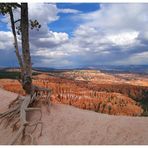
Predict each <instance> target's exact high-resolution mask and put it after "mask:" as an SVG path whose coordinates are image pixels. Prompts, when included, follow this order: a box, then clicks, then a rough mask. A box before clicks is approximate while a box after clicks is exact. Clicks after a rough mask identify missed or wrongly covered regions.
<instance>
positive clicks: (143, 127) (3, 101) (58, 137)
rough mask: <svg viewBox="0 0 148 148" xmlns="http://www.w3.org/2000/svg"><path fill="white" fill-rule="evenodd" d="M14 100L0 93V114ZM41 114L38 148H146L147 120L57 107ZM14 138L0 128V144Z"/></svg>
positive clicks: (35, 115)
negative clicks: (101, 147) (123, 147)
mask: <svg viewBox="0 0 148 148" xmlns="http://www.w3.org/2000/svg"><path fill="white" fill-rule="evenodd" d="M16 96H17V94H15V93H11V92H8V91H5V90H2V89H0V112H2V111H4V110H6V109H7V105H8V104H9V102H10V101H12V100H13V99H15V98H16ZM42 111H43V116H42V121H43V132H42V136H41V137H39V138H38V133H39V130H40V127H39V126H38V128H37V130H36V132H35V133H34V136H35V135H36V138H35V144H38V145H42V144H48V145H55V144H56V145H108V144H111V145H116V144H120V145H126V144H130V145H134V144H136V145H137V144H138V145H142V144H148V140H147V137H148V118H147V117H126V116H113V115H106V114H100V113H95V112H93V111H88V110H82V109H78V108H75V107H72V106H68V105H61V104H52V107H51V109H50V112H48V111H47V108H46V106H42ZM29 116H30V117H31V119H36V118H37V117H38V113H36V112H34V113H30V114H29ZM30 117H29V118H30ZM14 134H15V132H14V133H12V132H11V129H10V128H7V129H4V127H3V126H2V125H1V126H0V144H8V142H9V141H10V139H11V138H12V136H13V135H14ZM17 144H19V139H18V143H17ZM26 144H27V143H26Z"/></svg>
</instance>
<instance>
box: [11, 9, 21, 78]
mask: <svg viewBox="0 0 148 148" xmlns="http://www.w3.org/2000/svg"><path fill="white" fill-rule="evenodd" d="M9 15H10V20H11V29H12V33H13V37H14V48H15V53H16V56H17V59H18V63H19V65H20V69H21V79H22V78H23V75H22V74H23V73H24V68H23V61H22V58H21V55H20V53H19V48H18V41H17V36H16V31H15V24H14V16H13V12H12V8H10V11H9Z"/></svg>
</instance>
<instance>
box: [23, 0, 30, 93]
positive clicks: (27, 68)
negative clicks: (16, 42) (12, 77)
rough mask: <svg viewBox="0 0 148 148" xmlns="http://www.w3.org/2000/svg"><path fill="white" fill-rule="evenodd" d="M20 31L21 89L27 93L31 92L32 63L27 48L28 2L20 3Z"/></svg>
mask: <svg viewBox="0 0 148 148" xmlns="http://www.w3.org/2000/svg"><path fill="white" fill-rule="evenodd" d="M21 33H22V53H23V64H24V74H23V79H22V85H23V89H24V90H25V92H26V93H27V94H31V92H32V64H31V56H30V49H29V21H28V4H27V3H21Z"/></svg>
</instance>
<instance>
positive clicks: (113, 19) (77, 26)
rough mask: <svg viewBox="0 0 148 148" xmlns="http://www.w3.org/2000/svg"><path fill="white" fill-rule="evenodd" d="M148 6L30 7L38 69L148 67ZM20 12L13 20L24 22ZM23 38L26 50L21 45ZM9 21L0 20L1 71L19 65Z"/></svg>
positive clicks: (65, 5) (78, 4)
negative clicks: (38, 25) (146, 65)
mask: <svg viewBox="0 0 148 148" xmlns="http://www.w3.org/2000/svg"><path fill="white" fill-rule="evenodd" d="M147 8H148V4H142V3H138V4H134V3H130V4H126V3H124V4H115V3H114V4H112V3H106V4H99V3H29V19H32V20H35V19H37V20H38V21H39V22H40V24H41V25H42V27H41V28H40V30H39V31H37V30H35V29H34V30H30V50H31V57H32V63H33V66H34V67H53V68H81V67H89V66H97V65H145V64H148V25H147V24H148V9H147ZM19 14H20V13H19V10H14V16H15V19H16V20H17V19H18V18H19ZM20 38H21V37H20V36H18V41H19V44H20V45H19V46H20V49H21V40H20ZM17 63H18V62H17V58H16V55H15V52H14V47H13V36H12V33H11V27H10V20H9V16H2V15H0V66H1V67H3V66H4V67H5V66H11V67H14V66H18V64H17Z"/></svg>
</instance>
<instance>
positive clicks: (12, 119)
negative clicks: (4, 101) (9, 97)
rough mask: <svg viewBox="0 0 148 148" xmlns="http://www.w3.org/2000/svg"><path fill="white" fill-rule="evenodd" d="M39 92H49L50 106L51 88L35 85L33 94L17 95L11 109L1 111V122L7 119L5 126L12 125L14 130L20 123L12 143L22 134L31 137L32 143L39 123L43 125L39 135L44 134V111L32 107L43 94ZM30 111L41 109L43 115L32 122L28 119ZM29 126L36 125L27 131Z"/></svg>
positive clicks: (48, 101) (47, 100) (47, 98)
mask: <svg viewBox="0 0 148 148" xmlns="http://www.w3.org/2000/svg"><path fill="white" fill-rule="evenodd" d="M39 92H47V93H46V95H47V97H46V98H45V99H46V100H45V101H46V102H47V104H48V108H49V107H50V95H51V90H49V89H46V88H45V89H44V88H40V87H34V91H33V94H32V95H27V96H25V97H22V96H19V95H18V96H17V98H16V99H15V100H13V101H12V102H11V103H10V105H9V110H8V111H6V112H3V113H0V119H1V123H2V122H3V121H4V120H6V124H5V128H6V127H7V126H9V125H11V126H10V127H12V131H14V130H15V129H17V126H18V125H19V130H18V131H17V133H16V135H15V136H14V137H13V138H12V140H11V141H10V144H11V145H13V144H15V143H16V141H17V139H18V138H19V137H20V136H21V135H22V137H26V136H29V137H30V138H31V144H33V136H32V134H33V132H34V131H35V130H36V128H37V126H38V124H40V125H41V131H40V134H39V136H41V135H42V128H43V123H42V122H41V118H42V111H41V108H34V107H32V104H33V103H34V102H35V101H37V100H38V99H39V98H40V97H42V95H41V96H38V94H41V93H39ZM29 111H40V113H41V115H40V118H39V120H38V121H35V122H34V123H30V122H29V121H27V112H29ZM27 127H34V128H33V130H32V132H29V133H28V132H27V131H26V128H27Z"/></svg>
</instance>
